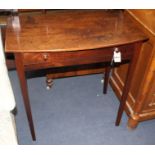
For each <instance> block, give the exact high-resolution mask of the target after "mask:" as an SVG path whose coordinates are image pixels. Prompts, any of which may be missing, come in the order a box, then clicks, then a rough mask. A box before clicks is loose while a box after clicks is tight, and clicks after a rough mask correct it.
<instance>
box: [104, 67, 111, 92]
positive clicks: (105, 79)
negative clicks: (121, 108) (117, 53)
mask: <svg viewBox="0 0 155 155" xmlns="http://www.w3.org/2000/svg"><path fill="white" fill-rule="evenodd" d="M110 69H111V68H110V66H108V67H106V68H105V74H104V85H103V94H107V89H108V82H109V75H110Z"/></svg>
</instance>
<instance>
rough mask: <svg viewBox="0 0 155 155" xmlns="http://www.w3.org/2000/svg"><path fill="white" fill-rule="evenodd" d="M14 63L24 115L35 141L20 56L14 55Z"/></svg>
mask: <svg viewBox="0 0 155 155" xmlns="http://www.w3.org/2000/svg"><path fill="white" fill-rule="evenodd" d="M15 62H16V68H17V73H18V77H19V81H20V87H21V91H22V95H23V99H24V106H25V110H26V114H27V118H28V123H29V127H30V130H31V135H32V139H33V140H36V136H35V130H34V125H33V119H32V113H31V107H30V101H29V96H28V88H27V81H26V77H25V71H24V65H23V61H22V54H20V53H18V54H15Z"/></svg>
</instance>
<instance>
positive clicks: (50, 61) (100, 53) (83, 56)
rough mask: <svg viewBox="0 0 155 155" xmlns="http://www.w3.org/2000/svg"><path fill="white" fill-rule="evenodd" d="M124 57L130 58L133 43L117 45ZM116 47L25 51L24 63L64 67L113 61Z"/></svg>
mask: <svg viewBox="0 0 155 155" xmlns="http://www.w3.org/2000/svg"><path fill="white" fill-rule="evenodd" d="M117 48H118V50H119V51H121V54H122V59H123V60H125V59H130V58H131V56H132V53H133V51H134V47H133V46H131V45H127V46H120V47H117ZM115 49H116V48H106V49H96V50H86V51H74V52H44V53H24V54H23V61H24V65H34V64H45V65H49V66H51V67H62V66H71V65H80V64H89V63H98V62H107V61H111V59H112V57H113V52H114V50H115Z"/></svg>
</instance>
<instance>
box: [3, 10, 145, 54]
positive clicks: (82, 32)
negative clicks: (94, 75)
mask: <svg viewBox="0 0 155 155" xmlns="http://www.w3.org/2000/svg"><path fill="white" fill-rule="evenodd" d="M6 36H7V37H6V46H5V50H6V52H25V51H26V52H43V51H45V52H59V51H77V50H85V49H94V48H104V47H110V46H116V45H120V44H121V45H123V44H126V43H133V42H136V41H141V40H145V39H146V36H145V35H144V34H143V33H142V32H141V31H140V30H139V29H138V28H137V26H135V24H134V23H133V22H132V21H131V19H129V18H128V17H127V16H125V15H124V13H123V11H118V10H113V11H112V10H110V11H106V10H67V11H66V10H61V11H60V10H59V11H53V12H49V13H47V14H39V15H28V14H26V15H19V16H14V17H10V18H9V19H8V25H7V32H6Z"/></svg>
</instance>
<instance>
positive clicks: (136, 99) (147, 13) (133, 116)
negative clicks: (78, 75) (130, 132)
mask: <svg viewBox="0 0 155 155" xmlns="http://www.w3.org/2000/svg"><path fill="white" fill-rule="evenodd" d="M125 14H126V16H128V18H131V20H132V21H133V22H135V24H136V25H137V26H138V27H139V29H141V31H143V32H144V33H145V34H146V35H147V36H148V37H149V41H147V42H145V43H144V44H143V45H142V48H141V52H140V56H139V59H138V62H137V65H136V66H135V67H136V68H135V69H136V74H134V75H133V81H132V83H131V89H130V92H129V95H128V98H127V102H126V109H125V110H126V112H127V114H128V115H129V120H128V126H129V127H132V128H135V127H136V126H137V125H138V123H139V122H142V121H145V120H149V119H153V118H155V10H126V11H125ZM127 70H128V64H125V65H121V66H120V67H118V68H116V69H114V70H113V73H112V77H111V79H110V83H111V85H112V88H113V89H114V91H115V93H116V95H117V96H118V98H119V99H120V98H121V94H122V92H123V85H124V83H125V76H124V75H125V74H126V72H127Z"/></svg>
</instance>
